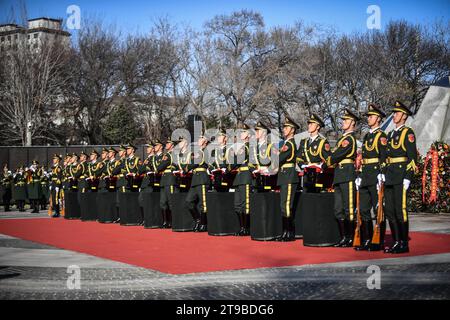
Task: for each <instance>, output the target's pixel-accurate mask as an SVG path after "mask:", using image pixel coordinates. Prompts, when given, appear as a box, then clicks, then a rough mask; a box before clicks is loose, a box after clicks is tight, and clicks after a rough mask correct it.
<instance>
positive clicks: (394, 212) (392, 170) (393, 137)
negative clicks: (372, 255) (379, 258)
mask: <svg viewBox="0 0 450 320" xmlns="http://www.w3.org/2000/svg"><path fill="white" fill-rule="evenodd" d="M392 111H393V113H394V115H393V118H392V119H393V122H394V124H395V129H394V130H392V131H391V132H389V134H388V136H387V140H388V141H387V151H386V155H387V159H386V173H385V174H386V182H385V193H384V200H385V211H386V218H387V220H389V227H390V229H391V233H392V237H393V240H394V244H393V245H392V246H391V247H390V248H386V250H385V252H386V253H405V252H409V246H408V230H409V228H408V222H409V218H408V211H407V208H406V204H407V196H408V189H409V185H410V183H411V181H412V180H413V178H414V174H415V172H417V165H416V163H417V148H416V137H415V134H414V131H413V130H412V129H411V128H410V127H407V126H405V122H406V120H407V119H408V116H410V115H411V111H410V110H409V109H408V108H407V107H406V106H405V105H404V104H403V103H401V102H400V101H396V102H395V106H394V108H393V110H392Z"/></svg>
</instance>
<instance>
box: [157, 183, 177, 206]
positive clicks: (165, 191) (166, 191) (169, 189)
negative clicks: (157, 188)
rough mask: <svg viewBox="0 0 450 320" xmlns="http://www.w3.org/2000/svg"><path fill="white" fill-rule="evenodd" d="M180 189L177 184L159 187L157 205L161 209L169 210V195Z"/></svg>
mask: <svg viewBox="0 0 450 320" xmlns="http://www.w3.org/2000/svg"><path fill="white" fill-rule="evenodd" d="M178 192H180V190H179V189H178V187H177V186H164V187H161V192H160V198H159V206H160V207H161V209H162V210H169V209H170V207H169V195H171V194H174V193H178Z"/></svg>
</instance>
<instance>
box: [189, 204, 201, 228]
mask: <svg viewBox="0 0 450 320" xmlns="http://www.w3.org/2000/svg"><path fill="white" fill-rule="evenodd" d="M189 213H190V214H191V216H192V220H194V227H193V228H192V231H194V232H198V229H199V227H200V215H199V214H198V212H197V209H195V208H190V209H189Z"/></svg>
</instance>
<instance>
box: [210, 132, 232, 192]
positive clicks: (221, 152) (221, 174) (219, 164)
mask: <svg viewBox="0 0 450 320" xmlns="http://www.w3.org/2000/svg"><path fill="white" fill-rule="evenodd" d="M227 140H228V137H227V133H226V132H225V130H224V129H219V132H218V134H217V145H216V146H215V149H214V150H213V151H212V154H211V156H212V159H213V162H212V163H211V164H210V165H211V174H212V175H213V178H214V180H213V187H214V189H215V190H216V191H218V192H228V190H229V189H230V186H231V181H229V179H227V171H229V169H230V167H229V161H228V160H229V159H228V156H229V152H228V150H229V149H228V148H227Z"/></svg>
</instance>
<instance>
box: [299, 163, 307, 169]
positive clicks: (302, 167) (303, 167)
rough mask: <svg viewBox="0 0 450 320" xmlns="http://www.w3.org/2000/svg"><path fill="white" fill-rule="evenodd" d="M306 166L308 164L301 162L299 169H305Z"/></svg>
mask: <svg viewBox="0 0 450 320" xmlns="http://www.w3.org/2000/svg"><path fill="white" fill-rule="evenodd" d="M306 167H308V165H307V164H302V166H301V167H300V169H302V170H303V169H305V168H306Z"/></svg>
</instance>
